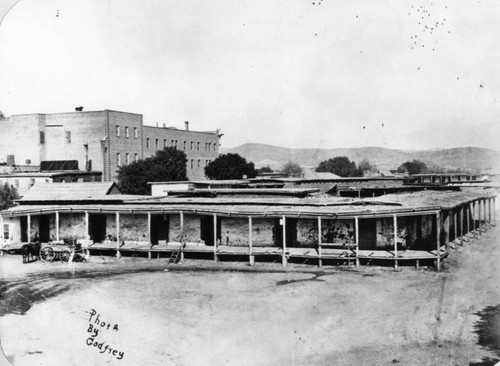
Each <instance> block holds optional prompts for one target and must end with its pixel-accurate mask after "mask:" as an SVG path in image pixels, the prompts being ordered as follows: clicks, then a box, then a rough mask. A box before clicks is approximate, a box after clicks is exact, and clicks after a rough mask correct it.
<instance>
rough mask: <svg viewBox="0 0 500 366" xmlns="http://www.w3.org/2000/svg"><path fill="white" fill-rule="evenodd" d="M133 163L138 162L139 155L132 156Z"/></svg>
mask: <svg viewBox="0 0 500 366" xmlns="http://www.w3.org/2000/svg"><path fill="white" fill-rule="evenodd" d="M134 161H135V162H138V161H139V155H137V154H134Z"/></svg>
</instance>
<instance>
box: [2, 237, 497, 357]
mask: <svg viewBox="0 0 500 366" xmlns="http://www.w3.org/2000/svg"><path fill="white" fill-rule="evenodd" d="M499 233H500V230H499V228H498V227H494V228H492V229H491V230H489V231H488V232H486V233H484V234H483V235H482V236H481V238H479V239H472V240H470V241H469V242H467V243H465V245H464V247H458V249H457V250H454V251H453V252H452V253H451V255H450V257H449V258H447V259H446V260H445V262H444V270H443V271H442V272H440V273H438V272H436V271H435V269H434V268H421V269H419V270H417V269H415V268H414V267H402V268H400V269H398V270H397V271H394V269H392V268H390V267H374V266H362V267H361V268H359V269H355V268H347V267H336V266H331V267H324V268H323V269H318V268H316V267H314V266H306V265H298V264H294V265H290V266H289V267H287V268H286V269H285V268H283V267H281V266H280V265H279V264H273V263H257V264H256V266H254V267H249V266H248V265H247V264H246V263H232V262H231V263H230V262H223V263H217V264H215V263H213V262H212V261H208V260H207V261H200V260H187V261H186V262H185V263H184V264H177V265H174V264H167V260H164V259H160V260H152V261H148V260H146V259H131V258H125V259H122V260H120V261H117V260H116V259H114V258H111V257H102V258H101V257H93V258H92V261H91V262H90V263H75V264H73V265H72V266H70V265H68V264H63V263H51V264H43V263H40V262H35V263H30V264H28V265H22V264H21V257H20V256H11V255H6V256H4V257H1V258H0V266H1V267H0V273H1V275H2V277H1V280H0V281H1V282H0V286H1V290H0V291H1V292H0V294H1V300H0V336H1V342H2V348H3V350H4V353H5V354H6V356H7V358H8V360H9V361H10V362H11V364H13V365H16V366H17V365H145V364H147V365H393V364H399V365H492V364H494V363H495V362H496V361H498V359H500V344H499V343H498V337H495V334H496V335H497V336H498V331H499V329H500V325H499V324H498V319H499V317H498V316H497V317H493V318H490V319H489V320H484V319H486V318H484V319H483V318H482V317H481V315H482V314H483V315H484V314H490V315H491V314H492V313H493V314H497V309H498V305H499V304H500V289H499V287H500V264H499V263H500V246H499V245H500V243H499ZM497 315H498V314H497ZM492 319H493V320H492ZM488 321H489V322H488ZM491 321H493V324H492V323H491ZM481 326H482V328H481ZM485 329H486V330H487V332H486V333H485ZM495 332H496V333H495ZM481 344H482V345H481ZM120 356H121V357H120Z"/></svg>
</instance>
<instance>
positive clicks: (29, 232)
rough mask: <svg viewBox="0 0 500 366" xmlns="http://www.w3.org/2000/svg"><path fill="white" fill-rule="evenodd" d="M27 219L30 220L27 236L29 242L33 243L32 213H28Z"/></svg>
mask: <svg viewBox="0 0 500 366" xmlns="http://www.w3.org/2000/svg"><path fill="white" fill-rule="evenodd" d="M27 221H28V228H27V229H26V230H27V233H26V234H27V236H26V237H27V238H28V243H31V215H30V214H28V215H27Z"/></svg>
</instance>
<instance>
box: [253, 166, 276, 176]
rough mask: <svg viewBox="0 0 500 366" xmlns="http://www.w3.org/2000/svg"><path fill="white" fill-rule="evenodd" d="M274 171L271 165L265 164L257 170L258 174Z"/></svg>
mask: <svg viewBox="0 0 500 366" xmlns="http://www.w3.org/2000/svg"><path fill="white" fill-rule="evenodd" d="M272 172H273V170H272V169H271V168H270V167H269V166H263V167H262V168H260V169H257V170H256V173H257V174H262V173H272Z"/></svg>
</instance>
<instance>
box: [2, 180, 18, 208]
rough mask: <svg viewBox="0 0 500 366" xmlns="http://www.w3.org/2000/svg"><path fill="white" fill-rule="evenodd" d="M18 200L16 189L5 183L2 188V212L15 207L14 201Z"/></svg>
mask: <svg viewBox="0 0 500 366" xmlns="http://www.w3.org/2000/svg"><path fill="white" fill-rule="evenodd" d="M18 198H19V195H18V193H17V191H16V189H15V188H14V187H11V186H10V185H9V184H7V183H5V184H4V185H3V187H0V210H5V209H7V208H9V207H12V206H14V200H17V199H18Z"/></svg>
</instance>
